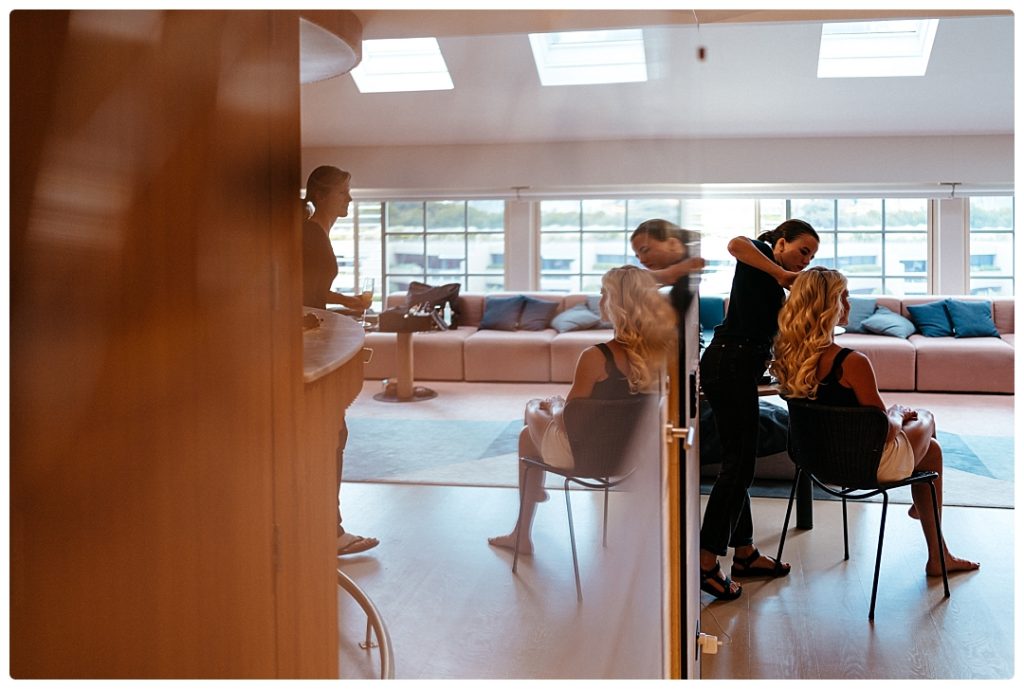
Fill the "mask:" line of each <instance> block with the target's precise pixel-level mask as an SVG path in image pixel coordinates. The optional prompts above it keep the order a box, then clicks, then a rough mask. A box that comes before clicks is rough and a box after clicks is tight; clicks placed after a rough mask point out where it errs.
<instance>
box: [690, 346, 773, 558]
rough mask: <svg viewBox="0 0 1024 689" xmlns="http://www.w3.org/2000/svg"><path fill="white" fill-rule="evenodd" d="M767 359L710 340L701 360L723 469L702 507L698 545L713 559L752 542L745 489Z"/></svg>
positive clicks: (765, 353) (759, 351)
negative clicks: (759, 391)
mask: <svg viewBox="0 0 1024 689" xmlns="http://www.w3.org/2000/svg"><path fill="white" fill-rule="evenodd" d="M770 356H771V353H770V351H769V350H768V349H767V348H766V347H764V346H760V345H755V344H746V343H735V342H733V343H725V342H714V341H713V342H712V343H711V344H710V345H709V346H708V348H707V349H706V350H705V351H704V355H703V356H702V357H701V361H700V378H701V389H702V390H703V392H704V396H705V397H706V398H707V400H708V402H709V403H710V404H711V412H712V414H713V415H714V418H715V426H716V427H717V429H718V437H719V439H720V441H721V444H722V467H721V469H720V471H719V472H718V477H717V478H716V479H715V485H714V487H713V488H712V489H711V495H709V496H708V504H707V507H705V509H704V522H703V524H702V525H701V529H700V547H701V548H702V549H704V550H707V551H709V552H712V553H715V554H716V555H725V553H726V548H727V547H732V548H737V547H741V546H747V545H752V544H753V543H754V524H753V521H752V520H751V517H750V496H749V495H748V494H747V489H748V488H749V487H750V484H751V482H752V481H753V480H754V461H755V459H756V458H757V431H758V420H759V414H760V406H759V404H758V399H757V383H758V379H760V377H761V376H762V374H763V373H764V370H765V365H766V363H767V361H768V358H769V357H770Z"/></svg>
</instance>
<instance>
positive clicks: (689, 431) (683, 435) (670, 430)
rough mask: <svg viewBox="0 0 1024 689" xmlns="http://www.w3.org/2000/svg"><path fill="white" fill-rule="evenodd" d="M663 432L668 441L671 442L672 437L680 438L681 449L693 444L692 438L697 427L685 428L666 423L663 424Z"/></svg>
mask: <svg viewBox="0 0 1024 689" xmlns="http://www.w3.org/2000/svg"><path fill="white" fill-rule="evenodd" d="M665 434H666V437H667V438H668V440H669V442H671V441H672V439H673V438H676V439H682V441H683V449H684V450H689V449H690V448H692V447H693V445H694V443H693V440H694V436H695V435H696V434H697V427H696V426H687V427H686V428H678V427H676V426H673V425H672V424H670V423H667V424H665Z"/></svg>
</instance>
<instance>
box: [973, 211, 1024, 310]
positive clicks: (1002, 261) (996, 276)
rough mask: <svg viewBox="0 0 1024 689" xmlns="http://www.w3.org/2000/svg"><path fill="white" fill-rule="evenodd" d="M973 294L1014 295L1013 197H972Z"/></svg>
mask: <svg viewBox="0 0 1024 689" xmlns="http://www.w3.org/2000/svg"><path fill="white" fill-rule="evenodd" d="M968 212H969V214H970V228H971V231H970V256H971V258H970V289H971V294H991V295H1000V296H1013V254H1014V242H1013V198H1012V197H1010V196H976V197H972V198H971V199H969V206H968Z"/></svg>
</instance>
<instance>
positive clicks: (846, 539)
mask: <svg viewBox="0 0 1024 689" xmlns="http://www.w3.org/2000/svg"><path fill="white" fill-rule="evenodd" d="M843 559H844V560H849V559H850V529H849V528H848V527H847V519H846V498H843Z"/></svg>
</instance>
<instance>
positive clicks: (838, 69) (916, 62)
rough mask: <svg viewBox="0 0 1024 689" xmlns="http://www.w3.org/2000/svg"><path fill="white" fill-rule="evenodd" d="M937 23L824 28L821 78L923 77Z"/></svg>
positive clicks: (935, 20)
mask: <svg viewBox="0 0 1024 689" xmlns="http://www.w3.org/2000/svg"><path fill="white" fill-rule="evenodd" d="M938 25H939V20H938V19H920V20H917V19H913V20H898V21H882V22H845V23H842V24H823V25H822V27H821V50H820V52H819V53H818V78H826V77H920V76H924V73H925V72H926V71H927V70H928V59H929V58H930V57H931V53H932V43H933V42H934V41H935V29H936V28H937V27H938Z"/></svg>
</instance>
